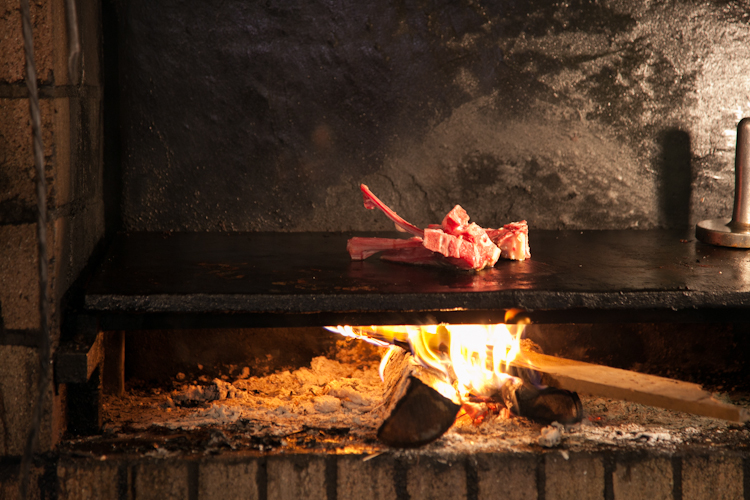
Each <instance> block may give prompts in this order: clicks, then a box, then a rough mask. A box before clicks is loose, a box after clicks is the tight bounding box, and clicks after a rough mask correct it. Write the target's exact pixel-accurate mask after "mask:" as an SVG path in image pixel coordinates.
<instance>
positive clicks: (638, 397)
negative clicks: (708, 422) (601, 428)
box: [511, 351, 750, 423]
mask: <svg viewBox="0 0 750 500" xmlns="http://www.w3.org/2000/svg"><path fill="white" fill-rule="evenodd" d="M511 364H513V365H515V366H518V367H523V368H531V369H534V370H537V371H540V372H542V373H544V374H546V375H547V379H548V380H547V382H548V384H549V385H551V386H554V387H559V388H560V389H568V390H570V391H576V392H580V393H582V394H590V395H593V396H602V397H607V398H612V399H622V400H625V401H631V402H633V403H640V404H644V405H649V406H656V407H659V408H666V409H668V410H677V411H683V412H687V413H693V414H696V415H703V416H706V417H713V418H720V419H724V420H729V421H732V422H741V423H744V422H748V421H750V411H749V410H748V409H747V408H742V407H740V406H735V405H732V404H727V403H722V402H721V401H718V400H717V399H715V398H714V397H713V396H712V394H711V393H710V392H708V391H706V390H704V389H703V388H702V387H701V386H700V385H698V384H693V383H690V382H682V381H679V380H674V379H669V378H664V377H657V376H655V375H647V374H644V373H638V372H633V371H629V370H622V369H619V368H611V367H608V366H602V365H595V364H591V363H585V362H582V361H573V360H569V359H564V358H558V357H554V356H548V355H545V354H538V353H533V352H529V351H523V352H522V353H521V354H520V355H519V356H517V357H516V359H515V360H513V361H512V362H511Z"/></svg>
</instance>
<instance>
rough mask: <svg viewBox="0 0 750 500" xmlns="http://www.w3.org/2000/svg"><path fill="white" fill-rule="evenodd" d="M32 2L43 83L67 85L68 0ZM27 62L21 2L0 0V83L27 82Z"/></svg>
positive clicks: (39, 70)
mask: <svg viewBox="0 0 750 500" xmlns="http://www.w3.org/2000/svg"><path fill="white" fill-rule="evenodd" d="M29 4H30V7H31V26H32V29H33V32H34V61H35V63H36V68H37V76H38V79H39V81H40V83H42V84H52V83H55V84H58V85H65V84H67V83H68V74H67V69H66V68H67V57H68V38H67V29H66V24H65V19H66V15H65V0H43V1H41V2H29ZM55 21H56V22H55ZM25 65H26V57H25V56H24V49H23V27H22V24H21V7H20V4H19V2H18V1H17V0H0V83H20V82H22V81H24V80H25V78H26V66H25Z"/></svg>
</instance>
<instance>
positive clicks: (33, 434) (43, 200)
mask: <svg viewBox="0 0 750 500" xmlns="http://www.w3.org/2000/svg"><path fill="white" fill-rule="evenodd" d="M20 1H21V18H22V23H23V45H24V54H25V56H26V87H27V88H28V90H29V112H30V114H31V126H32V131H33V142H34V166H35V168H36V195H37V222H36V226H37V251H38V259H39V336H40V339H39V377H38V379H37V384H38V385H37V400H36V402H35V405H34V412H33V414H32V418H31V429H30V430H29V434H28V438H27V440H26V447H25V449H24V453H23V458H22V460H21V473H20V488H19V489H20V497H21V498H22V499H25V498H27V494H28V483H29V469H30V468H31V457H32V455H33V454H34V448H36V444H37V442H38V440H39V429H40V428H41V422H42V410H43V408H44V399H45V395H46V394H47V385H48V384H49V369H50V338H49V325H48V318H49V290H48V289H47V281H48V280H47V269H48V262H47V182H46V178H45V169H44V148H43V144H42V115H41V110H40V108H39V93H38V91H37V82H36V66H35V64H34V36H33V30H32V27H31V13H30V9H29V1H28V0H20Z"/></svg>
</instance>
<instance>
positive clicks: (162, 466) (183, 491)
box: [134, 459, 188, 500]
mask: <svg viewBox="0 0 750 500" xmlns="http://www.w3.org/2000/svg"><path fill="white" fill-rule="evenodd" d="M134 473H135V479H134V483H135V498H137V499H138V500H170V499H174V500H182V499H185V498H188V463H187V462H186V461H183V460H174V459H173V460H164V461H140V462H139V463H138V465H136V466H135V470H134Z"/></svg>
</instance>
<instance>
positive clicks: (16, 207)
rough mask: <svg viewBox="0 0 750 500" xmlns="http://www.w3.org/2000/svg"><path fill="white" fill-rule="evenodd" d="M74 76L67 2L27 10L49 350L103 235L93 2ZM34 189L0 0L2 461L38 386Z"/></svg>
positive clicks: (23, 429)
mask: <svg viewBox="0 0 750 500" xmlns="http://www.w3.org/2000/svg"><path fill="white" fill-rule="evenodd" d="M77 4H78V16H79V27H80V34H81V36H80V39H81V45H82V54H81V66H80V73H79V74H77V75H74V76H75V78H74V81H76V82H77V83H76V84H73V83H71V79H70V78H69V75H68V71H67V60H68V36H67V28H66V15H65V0H41V1H39V2H31V15H32V24H33V30H34V53H35V61H36V65H37V74H38V77H39V81H38V85H39V94H40V98H41V103H40V105H41V113H42V126H43V142H44V157H45V158H44V160H45V169H46V180H47V205H48V227H47V235H48V237H47V242H48V250H47V252H48V256H49V286H50V296H51V299H52V304H51V314H52V318H51V323H50V324H51V332H52V337H53V347H54V345H56V343H57V341H58V340H59V336H60V327H59V324H60V304H61V300H62V298H63V295H64V293H65V292H66V290H67V289H68V288H69V287H70V285H71V283H72V282H73V281H74V280H75V278H76V277H77V276H78V274H79V273H80V271H81V269H82V268H83V266H84V265H85V264H86V262H87V259H88V257H89V256H90V255H91V252H92V250H93V249H94V247H95V245H96V244H97V242H98V241H99V240H100V239H101V237H102V235H103V232H104V210H103V201H102V159H101V158H102V154H101V135H102V132H101V131H102V126H101V123H102V118H101V114H102V113H101V93H102V92H101V82H100V73H101V72H100V66H99V58H100V45H101V44H100V42H99V39H100V36H101V33H100V28H99V25H100V21H99V11H98V9H99V7H98V2H83V1H79V2H77ZM36 234H37V229H36V185H35V171H34V159H33V154H32V130H31V121H30V117H29V101H28V94H27V90H26V85H25V57H24V52H23V34H22V27H21V13H20V3H19V2H18V0H0V456H3V455H19V454H21V453H22V450H23V443H24V441H25V439H26V434H27V432H28V424H29V417H30V415H31V412H32V407H33V399H34V394H35V393H36V387H35V385H34V382H35V380H36V378H37V375H38V374H37V370H38V367H37V349H36V346H37V345H38V340H37V339H38V334H39V312H38V309H39V302H38V301H39V298H38V295H39V289H38V277H37V262H38V261H37V237H36ZM47 390H48V392H49V398H48V403H47V407H46V409H45V419H44V424H43V428H42V432H41V435H40V446H41V448H42V449H49V448H50V447H51V446H53V445H54V443H55V442H56V440H57V439H58V435H59V433H60V432H61V427H62V425H63V424H64V418H60V416H61V414H62V412H61V408H62V404H63V398H64V391H63V392H60V391H53V390H52V387H51V386H50V387H48V388H47Z"/></svg>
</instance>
